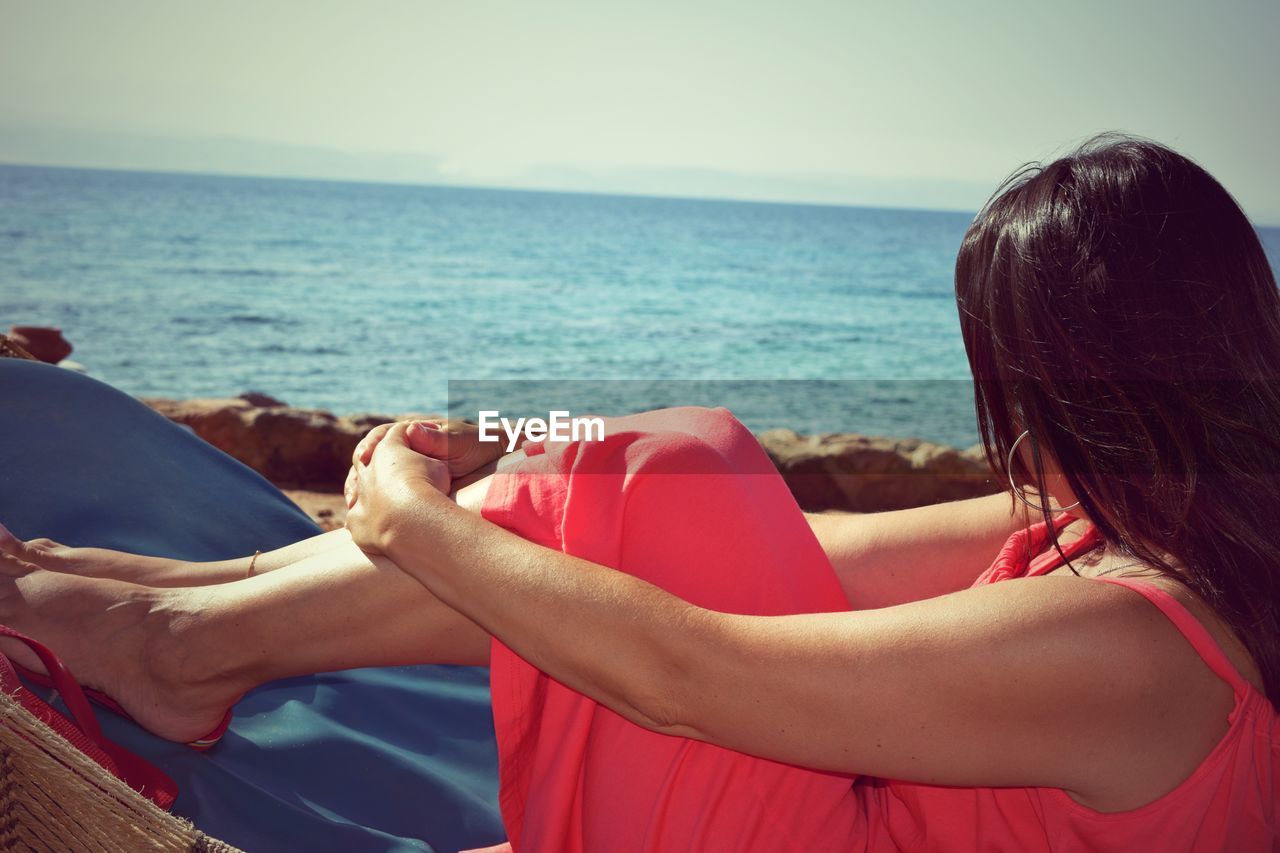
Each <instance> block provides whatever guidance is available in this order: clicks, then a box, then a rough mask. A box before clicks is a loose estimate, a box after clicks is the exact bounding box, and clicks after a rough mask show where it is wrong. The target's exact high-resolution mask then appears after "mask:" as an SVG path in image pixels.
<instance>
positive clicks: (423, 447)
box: [405, 421, 449, 459]
mask: <svg viewBox="0 0 1280 853" xmlns="http://www.w3.org/2000/svg"><path fill="white" fill-rule="evenodd" d="M405 438H406V440H407V441H408V443H409V447H410V448H412V449H413V450H414V451H416V452H418V453H421V454H422V455H423V456H430V457H431V458H432V459H448V458H449V434H448V433H447V432H445V430H444V429H443V428H442V427H441V425H440V424H438V423H435V422H434V421H414V422H413V423H412V424H411V425H410V426H409V427H408V429H407V430H406V431H405Z"/></svg>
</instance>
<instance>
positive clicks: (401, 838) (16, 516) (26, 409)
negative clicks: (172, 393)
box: [0, 359, 504, 851]
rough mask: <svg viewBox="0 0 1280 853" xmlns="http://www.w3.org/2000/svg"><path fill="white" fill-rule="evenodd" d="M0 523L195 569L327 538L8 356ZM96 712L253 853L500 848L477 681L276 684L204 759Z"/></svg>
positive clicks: (118, 412) (429, 678)
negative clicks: (192, 564) (195, 563)
mask: <svg viewBox="0 0 1280 853" xmlns="http://www.w3.org/2000/svg"><path fill="white" fill-rule="evenodd" d="M0 521H2V522H3V523H4V524H5V525H6V526H8V527H9V529H10V530H12V531H13V532H14V533H15V534H16V535H18V536H20V537H23V538H33V537H37V536H48V537H50V538H52V539H56V540H58V541H60V542H64V543H66V544H68V545H96V546H100V547H106V548H115V549H119V550H123V551H131V552H135V553H143V554H156V555H164V556H172V557H178V558H181V559H185V560H217V559H226V558H229V557H236V556H244V555H247V554H251V553H253V552H254V551H255V550H258V549H261V550H264V551H265V550H269V549H272V548H277V547H280V546H282V545H285V544H288V543H290V542H295V541H297V540H300V539H304V538H306V537H309V536H313V535H315V534H316V533H318V532H319V531H318V529H317V528H316V527H315V525H314V524H312V522H311V521H310V520H309V519H308V518H307V517H306V515H305V514H303V513H302V512H301V511H300V510H299V509H298V508H297V507H295V506H294V505H293V504H292V503H291V502H290V501H289V500H288V499H287V498H286V497H285V496H284V495H283V494H281V492H280V491H279V490H278V489H276V488H275V487H274V486H273V485H271V484H270V483H269V482H267V481H266V480H264V479H263V478H262V477H260V476H259V475H258V474H257V473H255V472H254V471H252V470H250V469H249V468H247V467H245V466H244V465H242V464H240V463H239V462H237V461H236V460H234V459H232V458H231V457H229V456H227V455H225V454H223V453H221V452H220V451H218V450H216V449H215V448H213V447H211V446H209V445H208V444H206V443H205V442H203V441H201V440H200V439H199V438H196V437H195V436H194V435H192V434H191V433H190V432H189V431H187V430H185V429H184V428H182V427H179V426H176V425H174V424H172V423H170V422H169V421H167V420H166V419H165V418H163V417H161V416H160V415H158V414H156V413H155V412H152V411H151V410H150V409H148V408H147V407H146V406H144V405H143V404H142V403H140V402H138V401H137V400H135V399H134V398H132V397H130V396H128V395H126V394H124V393H122V392H120V391H118V390H116V389H114V388H112V387H111V386H109V385H106V384H104V383H102V382H99V381H97V380H95V379H92V378H89V377H86V376H83V375H80V374H77V373H73V372H71V371H68V370H62V369H59V368H57V367H51V366H49V365H45V364H40V363H37V362H30V361H19V360H16V359H0ZM281 641H282V642H287V638H282V640H281ZM55 651H56V649H55ZM98 716H99V719H101V721H102V723H103V728H104V730H105V732H106V734H107V736H108V737H110V738H112V739H113V740H115V741H116V742H118V743H120V744H122V745H124V746H125V747H127V748H129V749H131V750H133V751H135V752H137V753H139V754H141V755H143V756H145V757H146V758H148V759H150V760H151V761H153V762H155V763H156V764H158V765H159V766H160V767H162V768H163V769H164V770H165V771H166V772H168V773H169V774H170V775H171V776H173V778H174V779H175V780H176V781H177V783H178V785H179V787H180V789H181V794H180V795H179V798H178V801H177V803H176V804H175V805H174V808H173V811H174V812H175V813H177V814H180V815H182V816H184V817H187V818H190V819H191V820H192V821H194V822H195V824H196V826H197V827H199V828H200V829H202V830H204V831H205V832H207V833H209V834H210V835H212V836H214V837H216V838H221V839H223V840H224V841H226V842H228V843H230V844H234V845H237V846H239V847H242V848H244V849H246V850H252V851H272V850H344V851H348V850H349V851H365V850H369V851H372V850H457V849H459V848H465V847H474V846H482V845H488V844H494V843H497V842H498V841H500V840H501V839H502V838H503V837H504V835H503V831H502V825H501V820H500V817H499V814H498V806H497V787H498V782H497V750H496V747H495V744H494V735H493V721H492V716H491V714H490V710H489V691H488V670H485V669H481V668H477V667H452V666H415V667H395V668H382V669H362V670H350V671H347V672H341V673H323V674H319V675H314V676H307V677H302V678H292V679H287V680H283V681H277V682H274V683H271V684H266V685H263V686H262V687H259V688H258V689H256V690H254V691H252V692H251V693H249V694H248V695H247V696H245V697H244V699H243V700H242V701H241V702H240V703H239V704H238V705H237V706H236V709H235V718H234V720H233V722H232V724H231V729H230V731H229V732H228V733H227V735H226V737H225V738H224V739H223V741H222V743H220V744H219V745H218V746H217V747H215V748H214V749H213V750H212V751H211V752H209V753H204V754H201V753H197V752H194V751H192V750H190V749H187V748H186V747H183V746H180V745H177V744H173V743H169V742H167V741H163V740H160V739H159V738H155V737H153V736H151V735H149V734H147V733H146V732H145V731H143V730H142V729H141V728H139V727H138V726H136V725H134V724H132V723H130V722H128V721H127V720H124V719H122V718H120V717H117V716H116V715H114V714H111V713H108V712H106V711H102V710H99V712H98Z"/></svg>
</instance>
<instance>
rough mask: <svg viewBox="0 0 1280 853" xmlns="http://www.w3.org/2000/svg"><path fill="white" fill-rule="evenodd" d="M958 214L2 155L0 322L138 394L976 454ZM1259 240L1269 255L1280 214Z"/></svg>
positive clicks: (1279, 234)
mask: <svg viewBox="0 0 1280 853" xmlns="http://www.w3.org/2000/svg"><path fill="white" fill-rule="evenodd" d="M971 216H972V214H971V213H955V212H936V211H921V210H896V209H895V210H890V209H876V208H863V207H837V206H819V205H804V204H776V203H759V202H745V201H715V200H702V199H675V198H656V197H638V196H615V195H594V194H582V193H556V192H534V191H523V190H520V191H517V190H500V189H475V188H460V187H431V186H416V185H393V184H370V183H346V182H333V181H313V180H293V179H275V178H257V177H228V176H212V175H190V174H171V173H147V172H122V171H103V170H85V169H65V168H44V167H25V166H21V167H20V166H0V327H3V328H7V327H8V326H10V325H44V326H58V327H61V328H62V329H63V331H64V334H65V336H66V337H67V339H68V340H69V341H70V342H71V343H72V344H74V346H75V352H74V353H73V355H72V358H73V359H74V360H75V361H77V362H79V363H80V364H82V365H84V366H85V367H86V368H87V370H88V372H89V374H90V375H92V376H94V377H96V378H98V379H101V380H103V381H105V382H109V383H111V384H113V385H115V386H117V387H119V388H121V389H123V390H125V391H127V392H129V393H131V394H135V395H139V396H150V397H176V398H185V397H226V396H234V395H236V394H239V393H242V392H246V391H257V392H261V393H265V394H269V395H271V396H273V397H275V398H277V399H280V400H282V401H285V402H287V403H289V404H290V405H294V406H303V407H311V408H322V409H328V410H331V411H333V412H336V413H340V414H349V413H357V412H380V413H389V414H394V413H402V412H447V413H448V414H451V415H455V416H460V417H471V418H473V419H474V418H475V417H476V416H477V414H478V412H479V411H480V410H485V409H497V410H500V411H502V412H503V414H508V413H511V414H513V415H518V414H534V413H541V414H545V413H546V412H548V411H550V410H551V409H552V408H559V409H561V410H566V411H570V412H572V413H573V414H574V415H577V414H588V413H589V414H606V415H611V414H625V413H627V412H629V411H637V410H641V409H645V408H652V407H656V406H661V405H680V404H697V405H726V406H727V407H729V408H730V409H731V410H732V411H733V412H734V413H735V414H736V415H737V416H738V417H739V418H740V419H741V420H743V421H744V422H745V423H746V424H747V425H748V426H750V427H752V428H753V429H756V430H765V429H772V428H775V427H788V428H792V429H795V430H798V431H800V432H836V431H838V432H862V433H869V434H877V435H890V436H898V437H919V438H925V439H929V440H933V441H940V442H945V443H948V444H953V445H957V446H968V445H971V444H973V443H974V442H976V441H977V433H976V426H975V422H974V414H973V400H972V387H971V384H970V382H969V373H968V367H967V363H966V360H965V354H964V347H963V344H962V341H961V338H960V330H959V323H958V319H957V315H956V307H955V299H954V292H953V283H952V272H953V264H954V260H955V255H956V250H957V248H958V246H959V244H960V239H961V237H962V235H963V233H964V230H965V228H966V226H967V225H968V223H969V221H970V219H971ZM1259 233H1260V234H1261V235H1262V237H1263V240H1264V243H1265V244H1266V245H1267V248H1268V252H1269V254H1270V256H1271V259H1272V263H1273V266H1277V267H1280V229H1277V228H1262V229H1259ZM0 330H2V329H0Z"/></svg>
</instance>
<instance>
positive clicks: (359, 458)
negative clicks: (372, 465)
mask: <svg viewBox="0 0 1280 853" xmlns="http://www.w3.org/2000/svg"><path fill="white" fill-rule="evenodd" d="M392 426H393V424H381V425H380V426H376V427H374V428H373V429H371V430H369V432H368V434H367V435H365V437H364V438H362V439H360V442H359V443H358V444H357V445H356V449H355V450H354V451H353V452H352V454H351V464H353V465H357V464H359V465H368V464H369V460H370V459H372V458H373V451H374V449H375V448H376V447H377V446H378V442H380V441H382V439H383V438H385V437H386V435H387V432H388V430H390V429H391V427H392Z"/></svg>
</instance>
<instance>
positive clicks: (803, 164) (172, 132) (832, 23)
mask: <svg viewBox="0 0 1280 853" xmlns="http://www.w3.org/2000/svg"><path fill="white" fill-rule="evenodd" d="M1278 84H1280V2H1277V0H1226V1H1225V2H1212V0H1200V2H1196V3H1188V2H1180V0H1162V2H1148V0H1139V2H1126V0H1081V2H1055V3H1039V2H1027V0H1022V2H1019V0H991V1H990V2H983V0H971V2H935V3H922V2H879V3H864V2H858V1H857V0H842V2H820V0H791V2H749V1H748V0H737V2H692V0H685V1H684V2H668V0H644V2H625V3H624V2H610V0H539V2H533V3H528V2H495V0H451V2H436V0H411V1H410V0H377V1H376V2H359V3H357V2H348V3H333V2H319V1H318V0H307V2H302V0H298V1H297V2H285V0H277V2H271V0H256V2H229V1H228V0H221V2H202V3H195V2H181V1H180V0H165V2H131V1H130V0H116V1H115V2H96V0H90V2H65V0H29V2H14V0H0V161H9V162H39V161H44V162H58V163H68V162H71V163H81V164H84V165H107V166H119V165H126V166H133V167H138V168H145V167H147V166H148V165H151V166H156V167H161V168H166V167H183V168H201V166H202V164H204V165H203V169H207V170H209V171H236V170H238V169H239V170H244V171H257V172H261V171H266V172H272V171H275V172H279V173H281V174H299V173H323V174H330V175H333V176H337V177H352V176H355V177H374V178H378V177H389V178H393V179H394V178H397V177H401V178H408V179H418V180H432V179H435V178H439V179H442V180H454V181H466V182H476V183H483V184H496V185H503V184H509V185H515V186H538V185H557V184H559V185H564V186H567V187H569V188H598V189H601V190H616V189H623V190H631V191H634V190H636V189H637V188H638V189H644V188H645V187H648V186H651V187H653V189H654V190H655V191H658V192H668V191H671V192H683V191H688V192H692V193H697V192H700V191H705V192H709V193H711V194H726V195H746V196H751V195H757V196H764V197H769V196H773V197H787V196H792V197H795V198H797V199H805V198H809V199H816V200H845V201H852V202H858V201H866V202H870V203H902V204H909V205H914V206H942V207H969V208H972V207H976V205H977V204H979V203H980V202H981V201H982V199H983V198H984V197H985V195H986V193H987V192H989V191H990V190H991V189H993V188H994V186H995V184H996V183H997V182H998V181H999V180H1000V178H1002V177H1003V176H1004V175H1005V174H1006V173H1008V172H1009V171H1010V170H1011V169H1012V168H1013V167H1015V166H1016V165H1018V164H1019V163H1021V162H1023V161H1025V160H1030V159H1036V158H1040V157H1044V156H1047V155H1050V154H1052V153H1053V152H1054V151H1057V150H1060V149H1061V148H1063V147H1064V146H1067V145H1069V144H1071V143H1073V142H1077V141H1079V140H1081V139H1083V138H1085V137H1087V136H1089V135H1091V134H1093V133H1095V132H1097V131H1100V130H1108V129H1118V130H1124V131H1129V132H1133V133H1138V134H1141V135H1145V136H1150V137H1153V138H1155V139H1158V140H1160V141H1162V142H1166V143H1169V144H1171V145H1173V146H1174V147H1175V148H1178V149H1179V150H1181V151H1183V152H1184V153H1187V154H1189V155H1191V156H1193V157H1196V158H1197V159H1198V160H1200V162H1201V163H1202V164H1204V165H1205V166H1206V167H1207V168H1208V169H1209V170H1210V171H1211V172H1213V173H1214V174H1215V175H1217V176H1218V177H1219V178H1220V179H1221V180H1222V181H1223V182H1224V183H1225V184H1226V185H1227V187H1228V188H1229V189H1230V190H1232V191H1233V192H1234V193H1235V194H1236V196H1237V197H1238V198H1239V199H1240V200H1241V201H1242V203H1243V204H1244V205H1245V207H1246V209H1247V210H1248V212H1249V213H1250V214H1251V215H1252V216H1254V218H1255V219H1256V220H1258V221H1261V222H1273V223H1275V222H1280V165H1278V164H1277V159H1276V158H1277V153H1276V152H1277V150H1280V94H1278ZM179 149H182V151H184V152H186V153H185V154H184V155H183V156H182V157H178V156H177V155H176V154H175V153H174V152H175V151H177V150H179ZM312 149H315V150H312ZM183 158H185V159H183ZM344 164H345V165H344ZM717 188H719V189H717Z"/></svg>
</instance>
